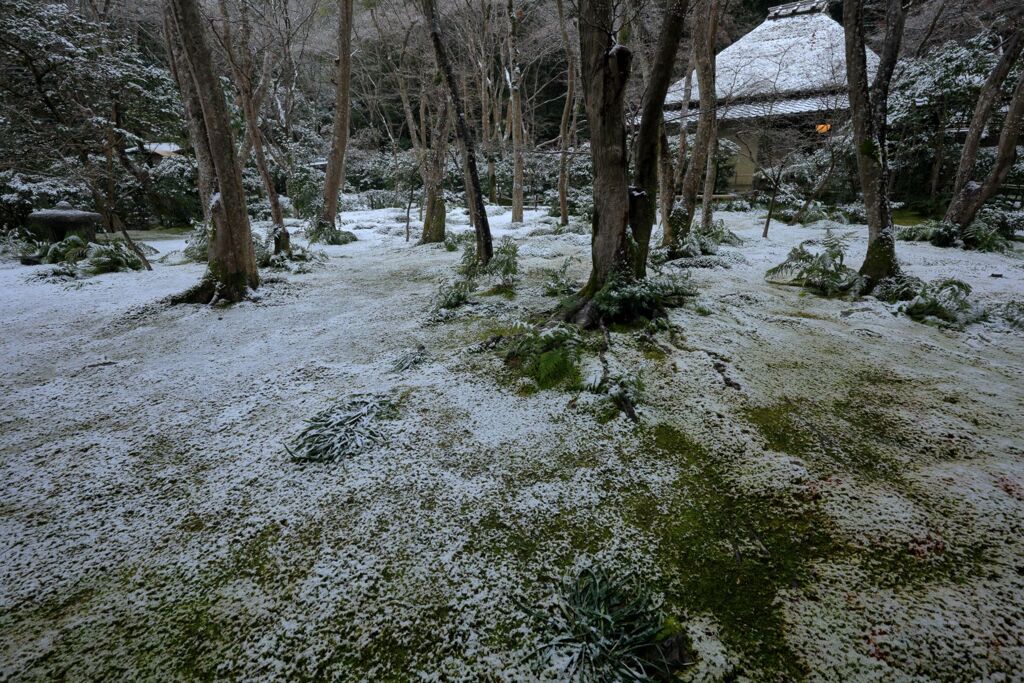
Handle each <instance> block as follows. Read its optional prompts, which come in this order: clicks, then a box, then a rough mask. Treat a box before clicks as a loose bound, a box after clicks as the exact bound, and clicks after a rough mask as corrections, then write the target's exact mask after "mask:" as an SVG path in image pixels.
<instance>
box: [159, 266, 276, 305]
mask: <svg viewBox="0 0 1024 683" xmlns="http://www.w3.org/2000/svg"><path fill="white" fill-rule="evenodd" d="M258 286H259V280H258V279H257V280H256V282H255V283H254V284H250V283H249V281H248V278H247V277H246V276H245V273H237V274H235V275H233V276H229V277H227V278H225V279H224V280H221V279H218V278H216V277H214V275H213V274H212V273H210V272H207V273H206V275H204V276H203V279H202V280H200V281H199V283H198V284H196V285H195V286H194V287H190V288H189V289H187V290H185V291H184V292H182V293H181V294H174V295H172V296H170V297H169V298H168V299H167V301H168V303H170V304H204V305H208V306H212V305H214V304H236V303H238V302H239V301H244V300H246V299H248V298H249V293H250V292H251V291H252V290H253V289H256V287H258Z"/></svg>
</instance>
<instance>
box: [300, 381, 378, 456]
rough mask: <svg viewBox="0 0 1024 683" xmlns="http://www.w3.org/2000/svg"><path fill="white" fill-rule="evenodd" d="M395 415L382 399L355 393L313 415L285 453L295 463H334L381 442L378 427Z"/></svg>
mask: <svg viewBox="0 0 1024 683" xmlns="http://www.w3.org/2000/svg"><path fill="white" fill-rule="evenodd" d="M396 416H397V409H396V407H395V405H394V404H393V403H392V402H391V400H390V399H388V398H387V397H385V396H381V395H378V394H357V395H355V396H352V397H350V398H348V399H346V400H344V401H342V402H340V403H338V404H337V405H335V406H331V407H330V408H327V409H326V410H324V411H322V412H320V413H318V414H316V415H314V416H313V417H312V418H310V419H309V420H307V421H306V426H305V428H303V430H302V431H301V432H299V434H298V436H296V437H295V438H294V439H293V440H292V442H291V444H289V445H286V446H285V450H286V451H287V452H288V455H290V456H291V458H292V460H294V461H296V462H334V461H337V460H340V459H342V458H350V457H352V456H355V455H359V454H360V453H362V452H364V451H366V450H368V449H370V448H372V447H374V446H377V445H379V444H382V443H384V442H385V441H386V440H387V436H386V433H385V431H384V430H382V429H381V428H380V425H379V424H378V423H379V422H380V421H382V420H388V419H393V418H394V417H396Z"/></svg>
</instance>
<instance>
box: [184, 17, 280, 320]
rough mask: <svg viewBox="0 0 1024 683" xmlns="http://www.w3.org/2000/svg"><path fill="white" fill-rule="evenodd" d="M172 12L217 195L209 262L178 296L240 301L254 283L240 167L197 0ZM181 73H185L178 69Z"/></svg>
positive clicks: (213, 205)
mask: <svg viewBox="0 0 1024 683" xmlns="http://www.w3.org/2000/svg"><path fill="white" fill-rule="evenodd" d="M168 1H169V3H170V6H171V9H172V12H173V19H174V25H175V31H174V34H175V36H176V38H177V40H178V41H179V44H180V46H181V48H182V55H183V56H184V58H185V61H186V62H187V64H188V74H190V76H191V78H192V81H193V83H194V85H195V92H196V95H197V98H198V100H199V104H200V106H201V109H202V117H203V125H204V127H205V129H206V139H207V142H208V144H209V149H210V158H211V161H212V163H213V169H214V173H215V174H216V177H217V186H218V192H217V194H215V195H213V197H211V204H212V206H211V211H212V212H213V213H215V214H219V218H220V220H217V221H214V230H213V234H212V235H211V237H210V263H209V269H208V271H207V275H206V277H205V278H204V283H202V284H200V286H198V287H197V288H195V289H194V290H192V291H191V292H189V293H187V294H186V295H183V296H182V297H180V299H179V300H182V301H203V300H205V301H210V300H215V299H225V300H227V301H240V300H241V299H243V298H244V297H245V296H246V294H247V292H248V290H249V289H255V288H256V287H258V286H259V283H260V280H259V274H258V273H257V271H256V258H255V254H254V252H253V246H252V232H251V230H250V227H249V215H248V213H247V211H246V206H245V191H244V190H243V188H242V171H241V169H240V168H239V166H238V160H237V158H236V157H235V143H234V140H233V139H232V135H231V125H230V120H229V118H228V112H227V105H226V103H225V102H224V91H223V90H222V88H221V84H220V80H219V79H218V78H217V75H216V74H215V73H214V70H213V59H212V56H211V54H210V47H209V45H208V43H207V40H206V30H205V28H204V25H203V20H202V16H201V14H200V12H199V5H198V4H197V2H196V0H168ZM181 75H182V77H183V78H185V77H187V75H186V74H184V73H183V74H181Z"/></svg>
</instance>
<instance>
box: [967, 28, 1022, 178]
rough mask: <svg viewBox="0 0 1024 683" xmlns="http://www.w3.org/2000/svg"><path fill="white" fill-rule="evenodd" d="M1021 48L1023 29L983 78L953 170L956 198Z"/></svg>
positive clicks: (1005, 46)
mask: <svg viewBox="0 0 1024 683" xmlns="http://www.w3.org/2000/svg"><path fill="white" fill-rule="evenodd" d="M1022 49H1024V30H1021V29H1018V30H1017V31H1015V32H1014V34H1013V35H1012V36H1010V38H1009V39H1008V40H1007V41H1006V43H1005V44H1004V45H1003V54H1002V56H1001V57H1000V58H999V61H998V62H997V63H996V67H995V68H994V69H992V72H991V73H990V74H989V75H988V78H986V79H985V84H984V85H983V86H982V87H981V92H980V93H979V94H978V103H977V104H976V105H975V107H974V115H973V116H972V117H971V124H970V126H969V127H968V128H967V137H966V138H965V140H964V148H963V151H962V152H961V154H960V163H959V165H958V166H957V169H956V178H955V179H954V181H953V196H954V197H956V196H957V195H959V194H960V192H961V190H963V189H964V185H966V184H967V181H968V180H970V178H971V173H972V172H973V171H974V165H975V163H977V161H978V147H979V146H980V144H981V136H982V135H983V134H984V132H985V126H987V125H988V120H989V118H991V116H992V110H993V108H994V107H995V104H996V100H997V99H998V98H999V92H1000V91H1001V90H1002V87H1003V83H1004V82H1005V81H1006V78H1007V76H1009V74H1010V70H1011V69H1012V68H1013V65H1014V63H1016V61H1017V58H1018V57H1020V54H1021V50H1022Z"/></svg>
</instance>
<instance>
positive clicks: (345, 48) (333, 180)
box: [319, 0, 352, 228]
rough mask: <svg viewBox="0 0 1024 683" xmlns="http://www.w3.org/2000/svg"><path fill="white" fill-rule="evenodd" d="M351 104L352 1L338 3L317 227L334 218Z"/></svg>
mask: <svg viewBox="0 0 1024 683" xmlns="http://www.w3.org/2000/svg"><path fill="white" fill-rule="evenodd" d="M351 103H352V0H339V2H338V68H337V71H336V72H335V75H334V128H333V130H332V132H331V153H330V155H329V156H328V157H327V170H326V172H325V177H324V210H323V213H322V214H320V220H319V223H320V225H326V226H329V227H331V228H333V227H334V226H335V221H336V220H337V218H338V195H339V193H340V192H341V188H342V183H344V181H345V150H346V149H347V148H348V127H349V118H350V116H351Z"/></svg>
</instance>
